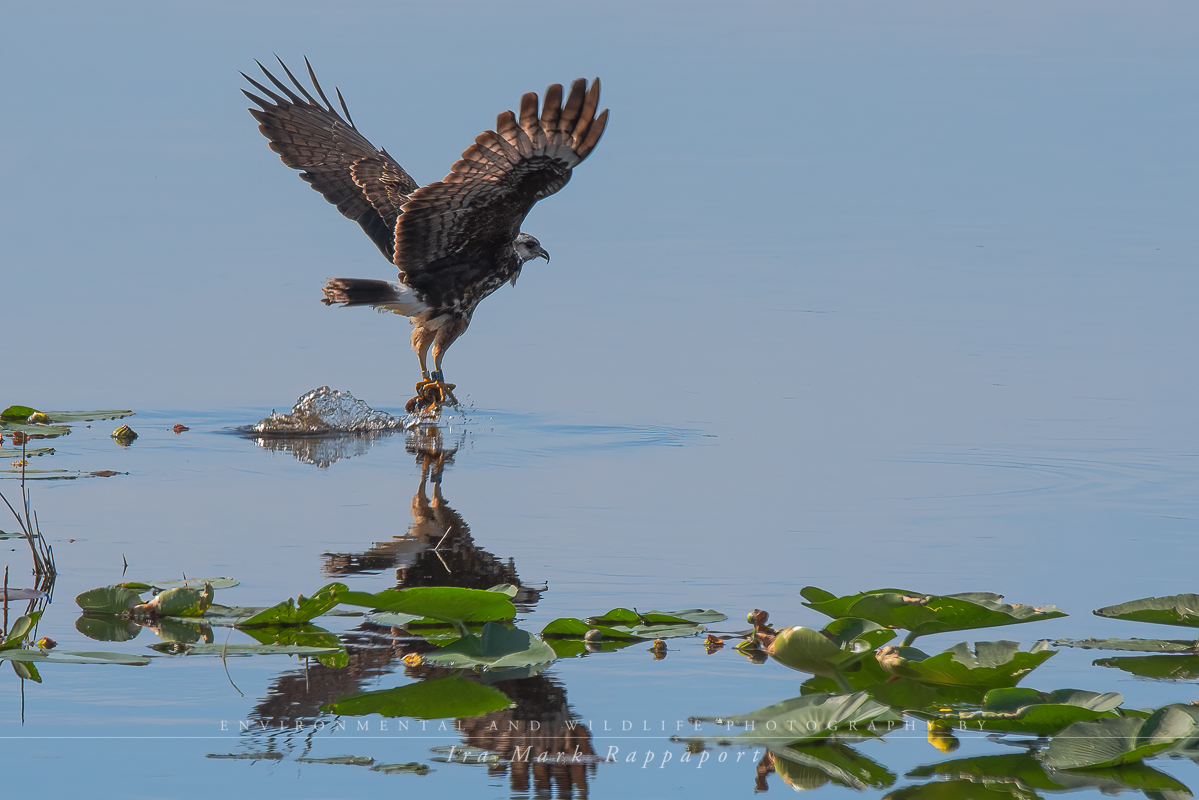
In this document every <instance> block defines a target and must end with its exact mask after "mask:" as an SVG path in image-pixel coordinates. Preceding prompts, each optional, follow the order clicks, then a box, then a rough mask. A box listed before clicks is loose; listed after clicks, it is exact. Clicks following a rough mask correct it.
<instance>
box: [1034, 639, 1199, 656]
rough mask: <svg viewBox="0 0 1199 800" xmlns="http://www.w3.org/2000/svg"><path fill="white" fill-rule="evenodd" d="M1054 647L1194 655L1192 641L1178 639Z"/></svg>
mask: <svg viewBox="0 0 1199 800" xmlns="http://www.w3.org/2000/svg"><path fill="white" fill-rule="evenodd" d="M1053 644H1054V646H1055V647H1081V648H1082V649H1084V650H1125V651H1130V652H1134V653H1194V652H1195V650H1196V649H1197V648H1196V644H1199V643H1196V642H1195V641H1194V640H1179V639H1058V640H1057V641H1055V642H1054V643H1053Z"/></svg>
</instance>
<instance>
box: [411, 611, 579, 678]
mask: <svg viewBox="0 0 1199 800" xmlns="http://www.w3.org/2000/svg"><path fill="white" fill-rule="evenodd" d="M555 658H557V655H556V654H555V653H554V650H553V648H551V647H550V646H549V645H548V644H546V643H545V642H543V641H541V640H540V639H538V638H537V637H536V636H534V635H533V634H531V633H529V632H528V631H522V630H520V629H519V628H505V627H504V626H503V625H500V624H498V623H495V622H488V623H487V624H486V625H484V626H483V632H482V634H480V635H479V636H474V635H471V636H463V637H462V638H461V639H459V640H458V641H456V642H454V643H453V644H452V645H449V646H448V647H443V648H441V649H440V650H438V651H436V652H434V653H427V654H425V655H423V656H422V659H423V660H424V661H426V662H428V663H430V664H434V665H436V666H440V667H465V668H468V669H474V668H475V667H481V668H483V669H487V670H504V669H523V668H526V667H531V666H535V665H539V664H548V663H550V662H551V661H553V660H554V659H555Z"/></svg>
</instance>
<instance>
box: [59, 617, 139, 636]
mask: <svg viewBox="0 0 1199 800" xmlns="http://www.w3.org/2000/svg"><path fill="white" fill-rule="evenodd" d="M75 630H77V631H79V632H80V633H82V634H83V635H84V636H86V637H87V638H89V639H95V640H96V641H99V642H127V641H129V640H130V639H133V638H134V637H136V636H137V635H138V634H139V633H141V632H142V626H141V625H138V624H137V623H136V622H131V621H129V620H128V619H126V618H124V617H121V616H118V615H117V614H93V613H88V614H84V615H83V616H81V617H80V618H79V619H77V620H75Z"/></svg>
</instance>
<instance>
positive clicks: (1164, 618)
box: [1092, 594, 1199, 628]
mask: <svg viewBox="0 0 1199 800" xmlns="http://www.w3.org/2000/svg"><path fill="white" fill-rule="evenodd" d="M1092 613H1093V614H1095V616H1097V617H1108V618H1110V619H1126V620H1131V621H1133V622H1156V623H1158V624H1160V625H1178V626H1180V627H1184V628H1199V594H1174V595H1170V596H1168V597H1145V598H1142V599H1140V600H1130V601H1129V602H1127V603H1120V604H1119V605H1114V606H1106V607H1105V608H1100V609H1098V610H1096V611H1094V612H1092Z"/></svg>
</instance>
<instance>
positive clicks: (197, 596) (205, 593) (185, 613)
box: [75, 583, 213, 617]
mask: <svg viewBox="0 0 1199 800" xmlns="http://www.w3.org/2000/svg"><path fill="white" fill-rule="evenodd" d="M212 597H213V590H212V584H207V583H206V584H204V589H203V590H200V589H196V588H195V587H193V586H176V587H175V588H174V589H167V590H166V591H165V592H160V593H159V594H156V595H154V597H153V598H152V599H151V600H150V602H148V603H142V604H141V605H136V606H134V607H133V608H131V609H129V613H131V614H135V615H144V616H172V617H199V616H201V615H202V614H203V613H204V612H205V611H207V610H208V607H209V606H210V605H212ZM75 599H76V602H78V600H79V598H75Z"/></svg>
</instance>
